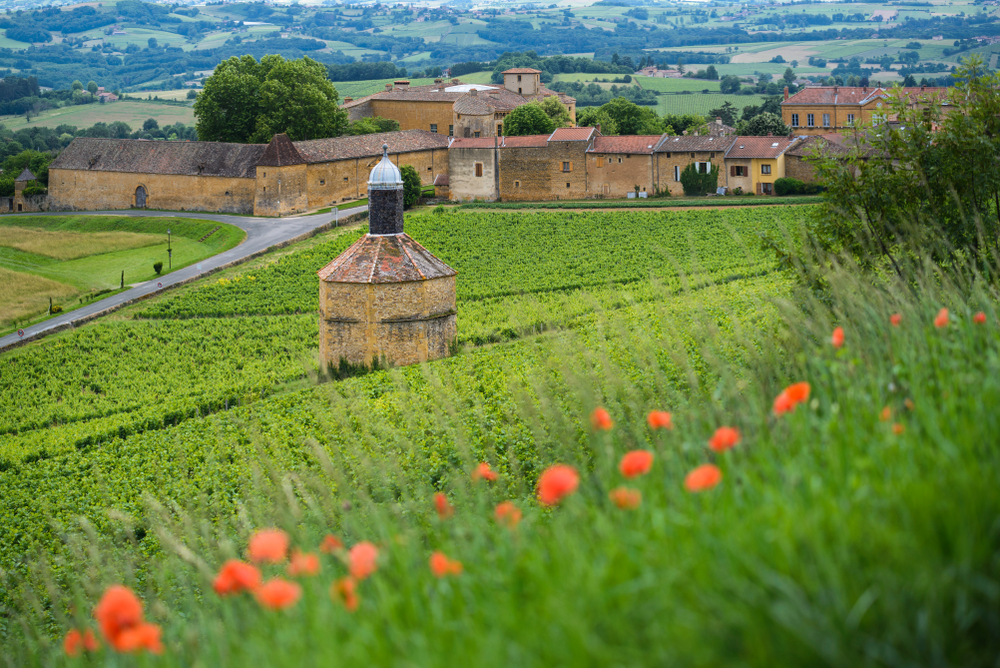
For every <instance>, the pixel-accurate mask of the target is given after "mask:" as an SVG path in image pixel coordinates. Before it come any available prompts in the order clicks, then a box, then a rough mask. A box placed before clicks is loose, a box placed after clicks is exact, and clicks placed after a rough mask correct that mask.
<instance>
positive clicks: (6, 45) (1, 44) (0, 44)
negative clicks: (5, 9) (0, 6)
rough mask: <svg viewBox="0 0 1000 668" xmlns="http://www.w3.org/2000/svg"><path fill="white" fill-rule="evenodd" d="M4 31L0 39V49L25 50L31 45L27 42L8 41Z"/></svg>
mask: <svg viewBox="0 0 1000 668" xmlns="http://www.w3.org/2000/svg"><path fill="white" fill-rule="evenodd" d="M6 32H7V31H6V30H5V31H4V33H5V34H4V35H3V36H2V37H0V49H18V50H20V49H27V48H28V47H29V46H31V44H28V43H27V42H18V41H17V40H16V39H10V38H9V37H7V35H6Z"/></svg>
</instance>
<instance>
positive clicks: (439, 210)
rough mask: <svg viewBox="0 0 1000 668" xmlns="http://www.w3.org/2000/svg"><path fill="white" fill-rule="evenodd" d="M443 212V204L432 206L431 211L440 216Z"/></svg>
mask: <svg viewBox="0 0 1000 668" xmlns="http://www.w3.org/2000/svg"><path fill="white" fill-rule="evenodd" d="M444 212H445V208H444V206H442V205H441V204H438V205H437V206H436V207H434V211H433V212H432V213H434V214H435V215H438V216H440V215H441V214H442V213H444Z"/></svg>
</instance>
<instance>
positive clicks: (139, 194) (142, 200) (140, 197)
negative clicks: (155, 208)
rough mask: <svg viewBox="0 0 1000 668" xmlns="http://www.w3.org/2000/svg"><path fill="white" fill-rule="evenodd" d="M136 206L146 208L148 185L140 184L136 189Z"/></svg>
mask: <svg viewBox="0 0 1000 668" xmlns="http://www.w3.org/2000/svg"><path fill="white" fill-rule="evenodd" d="M135 206H136V208H138V209H145V208H146V187H145V186H139V187H138V188H136V189H135Z"/></svg>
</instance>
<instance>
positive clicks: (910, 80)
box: [903, 74, 917, 88]
mask: <svg viewBox="0 0 1000 668" xmlns="http://www.w3.org/2000/svg"><path fill="white" fill-rule="evenodd" d="M916 85H917V80H916V78H915V77H914V76H913V75H912V74H907V75H906V78H905V79H903V88H913V87H914V86H916Z"/></svg>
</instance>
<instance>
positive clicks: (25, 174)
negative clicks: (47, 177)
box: [14, 167, 37, 181]
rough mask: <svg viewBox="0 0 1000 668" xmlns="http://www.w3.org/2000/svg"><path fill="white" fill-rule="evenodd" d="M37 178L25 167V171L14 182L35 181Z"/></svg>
mask: <svg viewBox="0 0 1000 668" xmlns="http://www.w3.org/2000/svg"><path fill="white" fill-rule="evenodd" d="M36 178H37V177H36V176H35V175H34V174H32V173H31V170H30V169H28V168H27V167H25V168H24V171H23V172H21V175H20V176H18V177H17V178H16V179H14V180H15V181H34V180H35V179H36Z"/></svg>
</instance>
